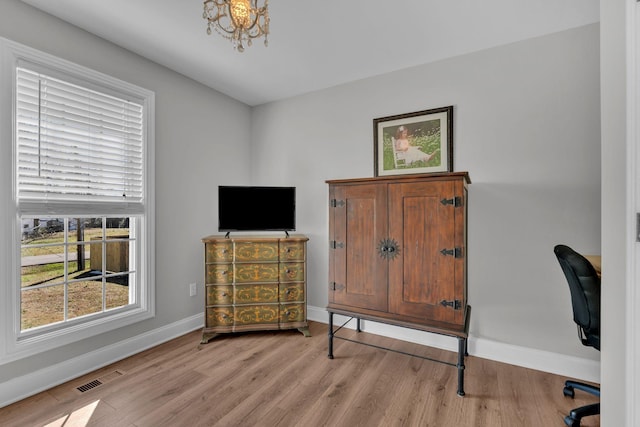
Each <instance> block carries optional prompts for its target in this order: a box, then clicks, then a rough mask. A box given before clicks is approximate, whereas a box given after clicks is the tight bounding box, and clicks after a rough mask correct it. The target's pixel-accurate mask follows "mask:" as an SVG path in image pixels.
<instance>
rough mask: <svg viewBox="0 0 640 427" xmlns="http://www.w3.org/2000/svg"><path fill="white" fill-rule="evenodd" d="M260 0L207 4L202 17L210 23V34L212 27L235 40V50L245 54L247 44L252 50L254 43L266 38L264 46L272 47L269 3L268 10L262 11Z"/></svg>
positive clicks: (224, 0) (207, 0) (207, 1)
mask: <svg viewBox="0 0 640 427" xmlns="http://www.w3.org/2000/svg"><path fill="white" fill-rule="evenodd" d="M259 1H260V0H204V13H203V14H202V17H203V18H204V19H206V20H207V34H211V27H213V28H215V30H216V31H217V32H218V33H219V34H220V35H222V37H224V38H226V39H229V40H231V43H233V47H234V48H236V49H237V50H238V51H239V52H244V45H243V43H244V42H246V43H247V46H251V43H252V40H253V39H255V38H257V37H261V36H264V45H265V46H267V45H268V41H269V40H268V35H269V11H268V10H267V6H268V3H269V0H262V2H263V4H264V6H262V7H258V2H259Z"/></svg>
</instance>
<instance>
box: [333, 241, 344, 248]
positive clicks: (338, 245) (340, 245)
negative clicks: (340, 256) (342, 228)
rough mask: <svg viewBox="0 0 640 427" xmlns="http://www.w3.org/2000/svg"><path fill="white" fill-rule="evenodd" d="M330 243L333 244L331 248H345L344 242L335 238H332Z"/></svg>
mask: <svg viewBox="0 0 640 427" xmlns="http://www.w3.org/2000/svg"><path fill="white" fill-rule="evenodd" d="M329 245H330V246H331V249H338V248H344V243H342V242H336V241H335V240H332V241H331V242H330V243H329Z"/></svg>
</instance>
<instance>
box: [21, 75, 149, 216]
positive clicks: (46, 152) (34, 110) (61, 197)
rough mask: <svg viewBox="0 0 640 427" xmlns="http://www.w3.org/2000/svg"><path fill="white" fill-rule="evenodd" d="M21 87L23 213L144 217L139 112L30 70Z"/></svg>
mask: <svg viewBox="0 0 640 427" xmlns="http://www.w3.org/2000/svg"><path fill="white" fill-rule="evenodd" d="M16 79H17V81H16V137H17V138H16V142H17V163H16V168H17V170H16V174H17V199H18V206H19V210H20V212H21V213H29V212H30V211H32V210H33V211H36V210H37V211H39V212H42V208H43V205H45V206H47V211H50V212H56V213H60V214H63V213H72V212H70V211H73V212H79V211H82V209H78V207H79V206H86V205H87V204H88V205H94V206H95V205H101V206H102V207H103V208H106V211H107V212H109V211H113V212H132V213H133V212H141V211H142V209H143V195H144V181H143V178H144V170H143V169H144V162H143V148H144V147H143V144H144V135H143V106H142V104H141V103H139V102H132V101H130V100H127V99H121V98H119V97H117V96H113V95H111V94H107V93H101V92H100V91H97V90H95V89H93V88H88V87H82V86H80V85H77V84H74V83H70V82H66V81H63V80H60V79H58V78H55V77H52V76H50V75H46V74H43V73H42V72H40V71H38V70H31V69H28V68H21V67H18V68H17V69H16ZM105 92H106V91H105Z"/></svg>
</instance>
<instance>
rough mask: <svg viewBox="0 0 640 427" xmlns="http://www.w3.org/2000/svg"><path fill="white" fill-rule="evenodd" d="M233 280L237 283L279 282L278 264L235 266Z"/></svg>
mask: <svg viewBox="0 0 640 427" xmlns="http://www.w3.org/2000/svg"><path fill="white" fill-rule="evenodd" d="M233 280H234V282H235V283H247V282H277V281H278V263H275V262H272V263H266V264H260V263H247V264H235V267H234V275H233Z"/></svg>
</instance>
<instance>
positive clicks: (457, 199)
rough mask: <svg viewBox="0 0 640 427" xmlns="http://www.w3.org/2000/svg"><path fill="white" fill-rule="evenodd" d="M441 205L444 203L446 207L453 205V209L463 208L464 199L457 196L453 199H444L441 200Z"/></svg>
mask: <svg viewBox="0 0 640 427" xmlns="http://www.w3.org/2000/svg"><path fill="white" fill-rule="evenodd" d="M440 203H442V204H443V205H445V206H446V205H452V206H453V207H455V208H457V207H460V206H462V197H459V196H456V197H453V198H451V199H442V200H440Z"/></svg>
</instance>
